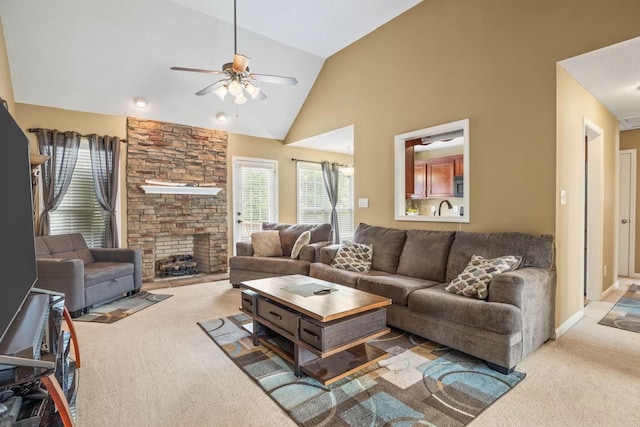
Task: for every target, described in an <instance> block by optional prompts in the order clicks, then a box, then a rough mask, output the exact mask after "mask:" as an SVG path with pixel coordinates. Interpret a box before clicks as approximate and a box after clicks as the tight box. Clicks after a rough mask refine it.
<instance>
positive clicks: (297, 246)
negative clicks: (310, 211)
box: [291, 231, 311, 259]
mask: <svg viewBox="0 0 640 427" xmlns="http://www.w3.org/2000/svg"><path fill="white" fill-rule="evenodd" d="M310 241H311V232H310V231H303V232H302V234H300V235H299V236H298V238H297V239H296V242H295V243H294V244H293V249H291V258H293V259H296V258H298V255H300V251H301V250H302V248H303V247H304V246H306V245H308V244H309V242H310Z"/></svg>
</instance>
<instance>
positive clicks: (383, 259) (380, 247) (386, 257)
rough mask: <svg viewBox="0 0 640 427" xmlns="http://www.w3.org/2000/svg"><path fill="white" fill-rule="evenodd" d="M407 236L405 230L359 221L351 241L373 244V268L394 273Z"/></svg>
mask: <svg viewBox="0 0 640 427" xmlns="http://www.w3.org/2000/svg"><path fill="white" fill-rule="evenodd" d="M406 237H407V233H406V231H405V230H398V229H395V228H388V227H379V226H375V225H368V224H364V223H361V224H359V225H358V228H356V231H355V232H354V233H353V241H354V242H357V243H364V244H365V245H372V246H373V260H372V265H371V268H372V269H373V270H379V271H385V272H387V273H395V272H396V270H397V269H398V260H399V259H400V253H401V252H402V246H403V245H404V241H405V239H406Z"/></svg>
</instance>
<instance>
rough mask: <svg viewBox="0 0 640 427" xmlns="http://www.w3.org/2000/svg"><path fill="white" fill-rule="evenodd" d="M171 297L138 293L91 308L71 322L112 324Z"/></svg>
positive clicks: (144, 292)
mask: <svg viewBox="0 0 640 427" xmlns="http://www.w3.org/2000/svg"><path fill="white" fill-rule="evenodd" d="M171 296H172V295H163V294H152V293H149V292H146V291H140V292H138V293H137V294H134V295H131V296H129V297H124V298H120V299H117V300H115V301H111V302H109V303H106V304H104V305H101V306H98V307H95V308H92V309H91V311H90V312H89V313H87V314H84V315H82V316H80V317H76V318H75V319H73V320H74V321H78V322H98V323H114V322H117V321H118V320H120V319H124V318H125V317H128V316H131V315H132V314H134V313H137V312H138V311H140V310H142V309H145V308H147V307H149V306H151V305H153V304H156V303H159V302H160V301H164V300H166V299H167V298H169V297H171Z"/></svg>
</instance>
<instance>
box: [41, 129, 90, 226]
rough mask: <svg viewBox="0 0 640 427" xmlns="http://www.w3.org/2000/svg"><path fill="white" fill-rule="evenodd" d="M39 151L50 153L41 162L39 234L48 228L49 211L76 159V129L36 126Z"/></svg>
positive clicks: (57, 201) (65, 186) (64, 188)
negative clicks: (58, 129)
mask: <svg viewBox="0 0 640 427" xmlns="http://www.w3.org/2000/svg"><path fill="white" fill-rule="evenodd" d="M37 137H38V147H39V149H40V154H44V155H47V156H51V159H49V160H48V161H46V162H45V163H44V164H43V165H42V198H43V200H44V210H43V212H42V215H41V216H40V225H39V227H38V235H39V236H47V235H49V232H50V224H49V212H52V211H55V210H56V209H57V208H58V206H59V205H60V202H61V201H62V199H63V198H64V195H65V194H66V193H67V189H68V188H69V183H70V182H71V176H72V175H73V170H74V169H75V167H76V161H77V160H78V147H79V146H80V135H79V134H78V133H77V132H58V131H57V130H55V129H54V130H49V129H38V132H37Z"/></svg>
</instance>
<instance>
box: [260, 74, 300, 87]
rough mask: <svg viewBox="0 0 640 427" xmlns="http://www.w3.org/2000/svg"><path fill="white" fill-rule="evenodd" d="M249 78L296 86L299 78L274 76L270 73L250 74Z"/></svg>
mask: <svg viewBox="0 0 640 427" xmlns="http://www.w3.org/2000/svg"><path fill="white" fill-rule="evenodd" d="M249 78H250V79H252V80H256V81H259V82H265V83H276V84H280V85H289V86H295V85H297V84H298V80H297V79H296V78H295V77H285V76H272V75H270V74H253V73H251V74H249Z"/></svg>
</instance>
